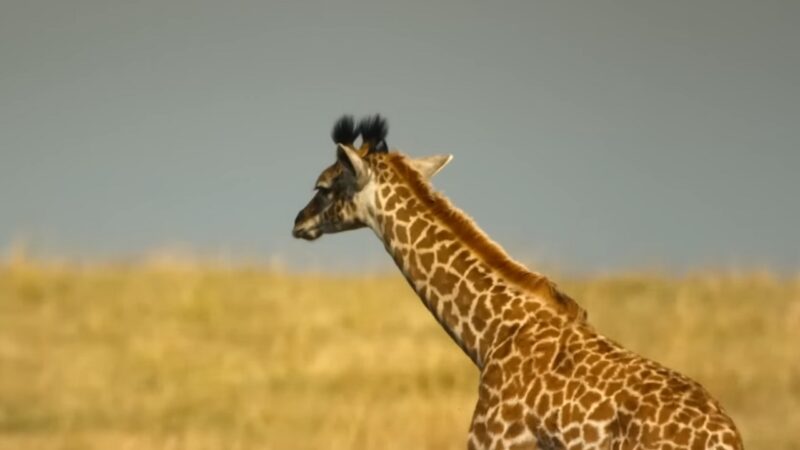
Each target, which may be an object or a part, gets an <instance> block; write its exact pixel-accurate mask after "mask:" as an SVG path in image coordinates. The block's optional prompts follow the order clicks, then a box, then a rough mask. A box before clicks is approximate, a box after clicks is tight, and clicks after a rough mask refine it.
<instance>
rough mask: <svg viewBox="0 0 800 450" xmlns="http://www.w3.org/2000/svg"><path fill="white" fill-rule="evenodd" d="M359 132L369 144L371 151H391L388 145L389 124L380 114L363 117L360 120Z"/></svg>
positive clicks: (362, 138)
mask: <svg viewBox="0 0 800 450" xmlns="http://www.w3.org/2000/svg"><path fill="white" fill-rule="evenodd" d="M358 132H359V133H360V134H361V140H362V141H363V142H364V143H365V144H366V145H367V147H368V148H369V151H371V152H379V153H385V152H387V151H389V147H388V146H387V145H386V135H387V134H389V124H388V123H387V122H386V119H384V118H383V117H381V115H380V114H375V115H374V116H367V117H365V118H363V119H361V121H360V122H358Z"/></svg>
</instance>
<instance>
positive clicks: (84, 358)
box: [0, 258, 800, 450]
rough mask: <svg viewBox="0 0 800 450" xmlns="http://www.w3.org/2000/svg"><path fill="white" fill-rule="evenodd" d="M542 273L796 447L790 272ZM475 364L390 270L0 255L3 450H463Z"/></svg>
mask: <svg viewBox="0 0 800 450" xmlns="http://www.w3.org/2000/svg"><path fill="white" fill-rule="evenodd" d="M554 278H555V280H556V281H557V282H558V283H559V285H560V286H561V287H562V288H563V289H564V290H565V291H566V292H567V293H569V294H570V295H571V296H572V297H574V298H575V299H577V300H578V301H579V302H580V303H581V304H582V305H583V306H584V307H585V308H586V309H587V310H588V311H589V319H590V321H591V322H592V323H593V324H594V325H595V326H596V328H597V329H598V330H600V331H601V332H603V333H605V334H607V335H609V336H611V337H613V338H614V339H616V340H617V341H619V342H621V343H623V344H624V345H626V346H628V347H629V348H632V349H634V350H636V351H637V352H639V353H641V354H643V355H646V356H648V357H651V358H654V359H656V360H658V361H660V362H662V363H664V364H666V365H668V366H670V367H673V368H675V369H678V370H680V371H682V372H684V373H686V374H688V375H690V376H691V377H693V378H695V379H697V380H698V381H700V382H701V383H703V384H704V385H705V386H706V387H707V388H708V389H709V390H710V391H711V392H712V394H713V395H714V396H716V397H717V398H718V399H719V400H720V401H721V402H722V404H723V405H724V406H725V408H726V409H727V410H728V412H729V413H730V415H731V416H732V417H733V418H734V420H735V421H736V422H737V424H738V425H739V427H740V429H741V432H742V434H743V436H744V439H745V445H746V447H747V448H748V449H751V450H756V449H772V450H779V449H797V448H800V276H797V275H795V276H782V277H781V276H777V275H773V274H770V273H766V272H748V273H732V272H704V273H695V274H689V275H683V276H680V277H676V276H666V275H653V274H645V273H642V274H629V275H625V274H618V275H608V276H599V277H587V278H569V277H559V276H556V277H554ZM477 378H478V373H477V371H476V369H475V368H473V367H472V366H471V364H470V363H469V361H468V360H467V358H466V357H465V356H464V355H463V354H462V353H461V351H460V350H459V349H458V348H457V347H456V346H455V345H454V344H453V343H451V342H450V341H449V338H448V337H447V336H446V334H445V333H444V331H443V330H441V329H440V328H439V326H438V325H437V324H436V322H435V321H434V320H433V318H432V317H431V316H430V314H429V313H428V312H427V310H426V309H425V308H424V307H423V306H422V304H421V303H420V301H419V300H418V299H417V298H416V297H415V296H414V294H413V293H412V292H411V290H410V289H409V288H408V286H407V285H406V284H405V282H404V281H403V280H402V279H401V277H400V276H399V274H394V273H389V274H386V275H369V276H333V275H322V274H314V273H305V274H300V273H291V272H287V271H284V270H281V269H279V268H274V267H270V266H258V265H251V266H246V265H238V266H231V265H228V266H226V265H223V264H214V263H199V262H195V263H192V262H170V263H165V262H141V263H130V264H106V265H104V264H76V263H68V264H57V263H47V262H41V261H31V260H27V259H25V258H16V259H15V258H9V259H7V260H6V261H5V262H3V263H2V264H1V265H0V449H2V450H6V449H8V450H32V449H143V450H144V449H147V450H149V449H172V450H178V449H187V450H188V449H192V450H195V449H196V450H203V449H256V448H258V449H464V448H465V442H466V435H467V430H468V426H469V420H470V416H471V414H472V408H473V405H474V402H475V400H476V395H477Z"/></svg>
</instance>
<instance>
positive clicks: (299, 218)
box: [294, 210, 304, 226]
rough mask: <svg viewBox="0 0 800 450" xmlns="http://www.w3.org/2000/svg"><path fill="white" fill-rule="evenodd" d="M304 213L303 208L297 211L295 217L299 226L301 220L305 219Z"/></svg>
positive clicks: (295, 223)
mask: <svg viewBox="0 0 800 450" xmlns="http://www.w3.org/2000/svg"><path fill="white" fill-rule="evenodd" d="M303 218H304V215H303V210H301V211H300V212H299V213H297V216H296V217H295V218H294V226H297V225H298V224H299V223H300V222H302V221H303Z"/></svg>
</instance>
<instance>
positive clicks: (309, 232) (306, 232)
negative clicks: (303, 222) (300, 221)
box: [292, 226, 322, 241]
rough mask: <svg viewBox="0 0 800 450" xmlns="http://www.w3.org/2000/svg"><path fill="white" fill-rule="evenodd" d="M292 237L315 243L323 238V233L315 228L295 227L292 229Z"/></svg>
mask: <svg viewBox="0 0 800 450" xmlns="http://www.w3.org/2000/svg"><path fill="white" fill-rule="evenodd" d="M292 236H294V237H295V238H296V239H303V240H306V241H314V240H316V239H318V238H319V237H320V236H322V232H321V231H319V230H317V229H313V228H304V227H297V226H296V227H294V228H293V229H292Z"/></svg>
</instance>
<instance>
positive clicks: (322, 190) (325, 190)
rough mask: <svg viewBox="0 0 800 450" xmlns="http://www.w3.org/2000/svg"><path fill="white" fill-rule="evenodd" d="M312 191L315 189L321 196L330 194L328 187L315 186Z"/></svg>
mask: <svg viewBox="0 0 800 450" xmlns="http://www.w3.org/2000/svg"><path fill="white" fill-rule="evenodd" d="M314 189H316V190H317V192H319V193H320V194H322V195H328V194H330V193H331V188H329V187H328V186H316V187H314Z"/></svg>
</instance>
